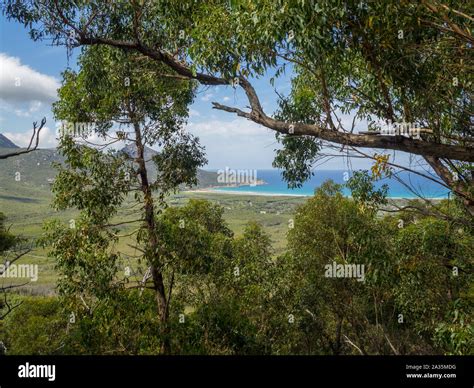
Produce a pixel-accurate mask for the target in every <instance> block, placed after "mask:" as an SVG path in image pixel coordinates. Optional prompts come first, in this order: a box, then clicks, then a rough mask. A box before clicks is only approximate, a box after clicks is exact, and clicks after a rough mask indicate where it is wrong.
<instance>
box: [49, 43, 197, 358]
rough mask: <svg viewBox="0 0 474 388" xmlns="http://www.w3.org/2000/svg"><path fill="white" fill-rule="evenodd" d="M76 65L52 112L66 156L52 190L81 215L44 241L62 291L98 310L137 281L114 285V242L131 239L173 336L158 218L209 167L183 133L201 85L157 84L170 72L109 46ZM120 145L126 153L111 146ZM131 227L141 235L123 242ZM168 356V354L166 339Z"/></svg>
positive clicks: (118, 253) (117, 252)
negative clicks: (170, 198)
mask: <svg viewBox="0 0 474 388" xmlns="http://www.w3.org/2000/svg"><path fill="white" fill-rule="evenodd" d="M78 64H79V70H78V71H77V72H75V71H71V70H67V71H65V72H64V74H63V78H64V79H63V84H62V86H61V88H60V89H59V92H58V94H59V101H58V102H57V103H55V104H54V106H53V112H54V114H55V117H56V119H59V120H62V121H63V125H62V128H61V132H60V133H61V136H60V143H59V150H60V152H61V153H62V154H63V155H64V156H65V164H64V165H60V164H58V165H57V167H58V169H59V172H58V175H57V177H56V179H55V182H54V184H53V186H52V191H53V193H54V200H53V206H54V207H55V208H56V209H66V208H75V209H78V210H79V217H78V218H77V219H76V220H71V224H70V228H64V226H62V225H61V224H60V223H58V222H57V221H54V222H52V223H50V224H49V225H48V226H47V233H46V236H45V238H44V240H43V241H44V243H45V244H46V245H50V246H51V247H52V251H51V254H52V256H54V257H55V258H56V259H57V264H58V268H59V270H60V272H61V273H62V275H63V277H62V278H61V280H60V282H59V289H60V291H61V292H62V293H63V294H65V295H72V296H73V302H72V303H76V302H78V301H79V304H80V305H81V306H82V307H83V308H84V307H85V308H86V311H87V312H88V313H91V312H92V310H93V304H94V303H96V302H97V303H104V300H106V298H108V297H109V296H110V295H111V294H110V293H111V291H113V290H115V291H119V290H120V289H122V288H124V287H125V284H126V283H128V281H129V280H131V279H132V278H133V277H132V276H131V274H130V273H128V274H127V273H126V274H125V277H126V278H125V279H123V280H122V281H119V280H117V279H118V276H119V272H120V271H121V268H120V265H119V261H120V259H121V258H123V252H122V250H121V249H119V248H117V245H118V244H119V243H120V242H121V241H123V238H124V237H126V238H128V239H131V241H130V245H131V246H132V247H133V249H134V250H135V252H136V251H138V252H139V254H138V256H139V257H138V259H139V260H141V261H142V262H144V263H146V265H147V267H148V272H147V273H148V275H149V276H148V275H147V276H144V277H143V279H142V281H140V282H139V284H138V285H137V284H135V286H134V287H138V286H140V287H143V288H146V287H148V281H149V279H151V283H152V285H151V288H152V289H153V292H154V293H155V298H156V306H157V316H158V317H159V321H160V322H161V325H162V332H163V333H166V330H167V321H168V317H169V301H170V293H171V288H170V287H168V285H167V283H168V282H170V283H171V282H172V280H170V279H167V278H165V268H164V267H165V263H164V261H163V260H164V258H163V252H162V242H161V240H160V235H159V233H158V230H157V225H156V217H157V216H158V214H159V213H160V212H161V211H162V209H163V208H164V207H165V206H166V203H165V199H166V197H167V195H168V194H169V193H171V192H173V191H174V190H176V189H177V188H178V187H179V186H180V185H193V184H196V183H197V178H196V174H197V170H198V167H199V166H202V165H203V164H205V162H206V160H205V158H204V154H203V149H202V147H201V146H200V145H199V140H198V139H197V138H195V137H193V136H192V135H190V134H189V133H187V132H186V131H185V130H184V129H183V125H184V124H185V122H186V118H187V115H188V105H189V104H190V103H191V102H192V100H193V98H194V88H195V85H194V84H193V82H190V81H189V80H175V79H169V78H159V77H156V73H157V72H160V70H159V68H163V65H161V64H159V63H157V62H155V61H151V60H150V59H149V58H147V57H144V56H141V55H138V54H137V53H134V52H125V51H120V50H117V49H115V48H112V47H106V46H101V47H99V46H97V47H91V48H88V49H86V50H84V51H83V52H82V54H81V55H80V58H79V63H78ZM93 139H95V140H93ZM123 143H125V144H127V145H128V146H127V147H125V148H124V150H119V151H117V150H115V149H114V148H113V147H114V145H118V144H123ZM152 146H154V147H157V148H158V149H159V151H158V152H157V153H156V154H154V153H153V152H152V151H151V150H150V148H149V147H152ZM149 159H151V160H149ZM152 171H155V176H153V174H152ZM130 202H131V203H130ZM124 208H126V209H128V210H127V211H124V210H123V209H124ZM117 215H119V216H120V217H119V219H118V221H117V222H115V221H113V220H112V219H113V217H114V216H117ZM124 217H125V218H124ZM125 225H128V226H129V225H134V226H136V229H134V230H132V231H129V230H128V229H127V233H125V236H124V235H120V233H119V230H120V228H122V229H123V227H124V226H125ZM128 232H129V233H128ZM122 244H124V243H122ZM122 269H123V268H122ZM128 272H130V269H129V270H128ZM128 278H130V279H128ZM127 287H130V285H128V286H127ZM162 351H164V352H168V351H169V348H168V345H167V343H166V341H164V342H163V348H162Z"/></svg>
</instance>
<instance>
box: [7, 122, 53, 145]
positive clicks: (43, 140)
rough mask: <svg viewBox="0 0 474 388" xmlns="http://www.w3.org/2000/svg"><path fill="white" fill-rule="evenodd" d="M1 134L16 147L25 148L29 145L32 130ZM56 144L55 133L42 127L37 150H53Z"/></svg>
mask: <svg viewBox="0 0 474 388" xmlns="http://www.w3.org/2000/svg"><path fill="white" fill-rule="evenodd" d="M3 134H4V135H5V136H6V137H7V138H8V139H10V140H11V141H12V142H13V143H15V144H16V145H17V146H19V147H27V146H28V144H29V143H30V139H31V135H32V134H33V129H30V130H27V131H24V132H4V133H3ZM57 143H58V142H57V140H56V131H55V130H53V129H51V128H49V127H43V129H42V130H41V132H40V141H39V148H54V147H56V145H57Z"/></svg>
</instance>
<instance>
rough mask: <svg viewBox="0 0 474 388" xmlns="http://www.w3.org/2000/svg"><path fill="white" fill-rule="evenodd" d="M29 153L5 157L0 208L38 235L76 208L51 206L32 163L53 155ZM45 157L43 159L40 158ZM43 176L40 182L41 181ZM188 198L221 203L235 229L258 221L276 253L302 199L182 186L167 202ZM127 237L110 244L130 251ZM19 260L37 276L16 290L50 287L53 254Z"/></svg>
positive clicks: (19, 230) (125, 216)
mask: <svg viewBox="0 0 474 388" xmlns="http://www.w3.org/2000/svg"><path fill="white" fill-rule="evenodd" d="M34 154H35V153H33V154H32V155H31V156H30V157H29V158H28V160H27V162H25V160H20V161H18V160H17V161H15V159H16V158H13V159H7V160H6V161H4V163H2V168H1V169H0V211H1V212H3V213H5V215H6V216H7V224H8V225H10V227H11V229H10V230H11V231H12V232H13V233H14V234H17V235H21V236H24V237H25V238H28V239H29V240H35V239H37V238H38V237H39V236H40V235H41V233H42V225H43V223H44V222H45V221H47V220H50V219H53V218H58V219H60V220H61V221H62V222H64V224H65V226H67V223H68V221H69V220H70V219H72V218H74V215H75V214H76V213H75V212H74V211H64V212H56V211H54V210H53V209H52V208H51V206H50V202H51V193H50V191H49V190H50V189H49V184H48V183H47V179H48V178H50V175H49V173H48V172H47V171H46V172H45V170H46V169H43V168H35V164H36V163H40V164H41V163H43V162H44V163H47V162H51V161H52V160H53V159H54V158H55V157H56V156H55V155H54V154H51V153H49V154H48V155H49V158H48V157H46V156H45V155H44V154H43V155H42V154H41V153H37V154H36V155H34ZM44 159H47V160H44ZM16 171H20V173H21V180H20V181H16V180H15V172H16ZM42 182H43V183H42ZM190 198H200V199H207V200H210V201H213V202H215V203H218V204H220V205H221V206H223V207H224V211H225V213H224V217H225V219H226V221H227V222H228V224H229V226H230V228H231V229H232V230H233V231H234V232H235V233H236V235H239V234H241V233H242V231H243V229H244V227H245V224H246V223H247V222H249V221H257V222H260V223H261V224H262V225H263V226H264V228H265V230H266V231H267V233H269V234H270V236H271V239H272V242H273V247H274V249H275V253H276V254H278V253H281V252H282V250H283V249H284V245H285V241H286V239H285V234H286V231H287V229H288V222H289V219H290V218H291V217H292V214H293V211H294V208H295V206H296V205H297V204H298V203H301V202H302V201H304V199H302V198H299V197H263V196H248V195H237V194H235V195H234V194H218V193H216V194H214V193H203V192H181V193H179V194H176V195H174V196H173V197H171V198H170V199H169V202H170V204H172V205H176V206H180V205H183V204H185V203H186V202H187V201H188V200H189V199H190ZM135 218H136V214H133V211H130V210H128V209H127V206H126V207H125V209H124V210H123V211H121V213H120V214H119V215H118V216H117V217H115V220H114V221H117V222H118V221H123V220H131V219H135ZM122 230H123V231H124V232H126V231H130V230H132V226H130V225H128V226H125V227H123V229H122ZM128 242H130V241H127V240H124V241H121V243H120V244H119V245H118V246H117V247H115V249H117V250H119V251H121V252H124V253H127V254H133V253H134V252H133V249H131V248H130V247H128V246H127V243H128ZM17 263H18V264H21V263H25V264H38V266H39V279H38V281H37V282H36V283H30V284H29V285H27V286H25V287H23V288H22V289H21V290H22V292H24V293H33V294H47V293H51V292H52V291H53V289H54V283H55V279H56V273H55V271H54V260H53V259H51V258H48V257H47V252H45V251H44V250H42V249H41V248H34V249H33V251H32V252H31V253H30V254H29V255H27V256H25V257H24V258H22V259H21V260H19V261H18V262H17ZM2 283H3V284H11V283H15V282H14V281H12V280H11V279H0V284H2Z"/></svg>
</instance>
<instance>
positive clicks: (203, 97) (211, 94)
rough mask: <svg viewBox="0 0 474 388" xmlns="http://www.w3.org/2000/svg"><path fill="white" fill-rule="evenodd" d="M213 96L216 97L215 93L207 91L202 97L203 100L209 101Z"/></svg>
mask: <svg viewBox="0 0 474 388" xmlns="http://www.w3.org/2000/svg"><path fill="white" fill-rule="evenodd" d="M212 97H214V94H213V93H206V94H204V96H202V97H201V101H206V102H207V101H209V100H210V99H211V98H212Z"/></svg>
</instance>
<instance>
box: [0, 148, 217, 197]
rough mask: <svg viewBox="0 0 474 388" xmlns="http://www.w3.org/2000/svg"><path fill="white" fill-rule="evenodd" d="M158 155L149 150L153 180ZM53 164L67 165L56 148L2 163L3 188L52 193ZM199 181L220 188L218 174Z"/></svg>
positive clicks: (204, 173)
mask: <svg viewBox="0 0 474 388" xmlns="http://www.w3.org/2000/svg"><path fill="white" fill-rule="evenodd" d="M7 140H8V139H7ZM12 144H13V143H12ZM15 147H16V146H15ZM122 151H123V152H126V153H127V154H129V155H132V152H133V150H132V149H131V148H130V146H128V147H125V148H124V149H123V150H122ZM7 152H11V148H7V147H0V154H2V153H7ZM156 154H157V152H156V151H154V150H152V149H151V148H147V149H146V152H145V157H146V159H147V168H148V169H149V174H150V176H151V177H153V176H156V167H155V165H154V163H153V162H152V161H151V158H152V157H153V156H154V155H156ZM53 162H60V163H63V162H64V158H63V157H62V156H61V155H60V153H59V152H58V151H57V150H56V149H38V150H36V151H34V152H31V153H28V154H23V155H19V156H15V157H12V158H9V159H5V160H2V161H1V162H0V189H5V188H9V189H11V190H9V191H11V192H14V193H17V194H18V195H19V196H21V192H22V191H23V190H22V188H25V189H26V188H28V189H40V190H41V189H44V190H45V191H49V185H50V183H51V182H52V181H53V180H54V177H55V176H56V170H55V169H54V168H53V167H52V166H51V163H53ZM198 182H199V183H198V185H197V186H196V187H195V188H206V187H211V186H217V185H218V183H217V173H215V172H210V171H204V170H199V171H198Z"/></svg>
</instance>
